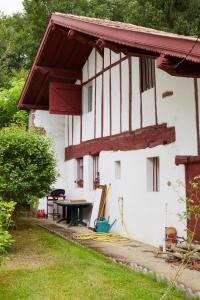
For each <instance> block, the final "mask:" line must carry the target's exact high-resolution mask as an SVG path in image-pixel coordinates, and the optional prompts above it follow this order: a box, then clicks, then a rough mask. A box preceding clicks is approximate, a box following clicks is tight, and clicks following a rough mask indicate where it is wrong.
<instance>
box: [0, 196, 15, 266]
mask: <svg viewBox="0 0 200 300" xmlns="http://www.w3.org/2000/svg"><path fill="white" fill-rule="evenodd" d="M15 205H16V202H14V201H9V202H4V201H2V199H1V198H0V254H1V253H4V252H6V250H7V249H8V248H9V247H10V246H11V245H12V243H13V239H12V237H11V235H10V233H9V232H8V229H9V228H10V226H11V225H12V214H13V212H14V209H15ZM0 263H1V260H0Z"/></svg>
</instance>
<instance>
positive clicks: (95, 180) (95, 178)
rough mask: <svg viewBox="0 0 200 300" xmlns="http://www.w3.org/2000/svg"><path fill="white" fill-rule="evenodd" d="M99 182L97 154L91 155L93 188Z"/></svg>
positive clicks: (97, 185)
mask: <svg viewBox="0 0 200 300" xmlns="http://www.w3.org/2000/svg"><path fill="white" fill-rule="evenodd" d="M99 184H100V173H99V155H98V154H97V155H93V188H94V189H96V188H98V187H99Z"/></svg>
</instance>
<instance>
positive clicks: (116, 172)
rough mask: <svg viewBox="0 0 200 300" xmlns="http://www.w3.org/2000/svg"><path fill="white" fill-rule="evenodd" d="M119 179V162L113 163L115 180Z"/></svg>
mask: <svg viewBox="0 0 200 300" xmlns="http://www.w3.org/2000/svg"><path fill="white" fill-rule="evenodd" d="M120 178H121V161H115V179H120Z"/></svg>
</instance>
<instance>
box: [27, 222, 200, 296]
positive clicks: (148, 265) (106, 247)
mask: <svg viewBox="0 0 200 300" xmlns="http://www.w3.org/2000/svg"><path fill="white" fill-rule="evenodd" d="M32 222H34V223H37V224H38V225H39V226H41V227H43V228H45V229H47V230H49V231H50V232H53V233H55V234H57V235H59V236H61V237H63V238H65V239H68V240H71V241H73V242H75V243H78V244H81V245H83V246H86V247H90V248H92V249H95V250H96V251H98V252H100V253H102V254H104V255H105V256H107V257H109V258H110V259H112V260H113V261H115V262H118V263H121V264H125V265H127V266H128V267H130V268H132V269H134V270H135V271H139V272H143V273H146V274H147V273H151V274H154V275H155V277H156V278H157V280H165V281H167V282H170V281H171V280H172V279H173V277H174V275H175V273H176V270H177V266H176V265H173V264H169V263H166V262H165V260H164V259H162V258H158V257H155V256H154V252H155V250H156V248H154V247H152V246H149V245H146V244H143V243H140V242H138V241H135V240H125V241H115V242H112V241H111V242H105V241H96V240H77V239H75V238H74V235H78V234H83V233H89V232H91V231H89V230H88V229H87V228H86V227H71V228H68V227H67V226H66V224H57V223H55V222H53V221H50V220H44V219H32ZM177 288H179V289H182V290H184V291H185V292H186V293H187V294H188V295H195V296H198V297H199V298H200V272H198V271H195V270H189V269H185V270H184V271H183V273H182V275H181V277H180V278H179V281H178V282H177Z"/></svg>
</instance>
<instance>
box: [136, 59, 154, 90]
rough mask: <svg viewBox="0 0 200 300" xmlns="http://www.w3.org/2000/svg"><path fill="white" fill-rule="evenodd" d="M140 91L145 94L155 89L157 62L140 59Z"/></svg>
mask: <svg viewBox="0 0 200 300" xmlns="http://www.w3.org/2000/svg"><path fill="white" fill-rule="evenodd" d="M139 64H140V89H141V92H142V93H143V92H145V91H147V90H149V89H152V88H154V87H155V60H154V59H152V58H148V57H140V61H139Z"/></svg>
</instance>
